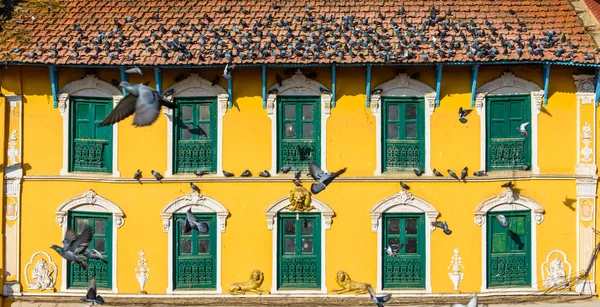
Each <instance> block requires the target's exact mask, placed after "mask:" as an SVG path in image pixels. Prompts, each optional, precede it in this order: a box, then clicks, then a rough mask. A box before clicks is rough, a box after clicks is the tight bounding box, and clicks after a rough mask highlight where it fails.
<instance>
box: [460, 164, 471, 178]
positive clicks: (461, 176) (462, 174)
mask: <svg viewBox="0 0 600 307" xmlns="http://www.w3.org/2000/svg"><path fill="white" fill-rule="evenodd" d="M468 172H469V168H468V167H466V166H465V168H463V169H462V171H461V172H460V180H463V181H464V180H465V178H467V174H468Z"/></svg>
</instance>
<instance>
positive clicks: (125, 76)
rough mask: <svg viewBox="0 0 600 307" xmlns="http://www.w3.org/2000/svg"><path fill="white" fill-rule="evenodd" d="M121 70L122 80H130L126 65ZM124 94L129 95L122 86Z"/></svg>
mask: <svg viewBox="0 0 600 307" xmlns="http://www.w3.org/2000/svg"><path fill="white" fill-rule="evenodd" d="M119 72H120V73H121V81H125V82H129V75H128V74H127V73H126V72H125V67H120V68H119ZM121 91H123V96H125V95H127V91H126V90H125V89H124V88H122V89H121Z"/></svg>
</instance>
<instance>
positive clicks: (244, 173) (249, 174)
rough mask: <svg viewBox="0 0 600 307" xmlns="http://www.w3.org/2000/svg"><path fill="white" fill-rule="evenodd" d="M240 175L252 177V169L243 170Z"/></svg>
mask: <svg viewBox="0 0 600 307" xmlns="http://www.w3.org/2000/svg"><path fill="white" fill-rule="evenodd" d="M240 177H252V173H251V172H250V170H245V171H243V172H242V174H241V175H240Z"/></svg>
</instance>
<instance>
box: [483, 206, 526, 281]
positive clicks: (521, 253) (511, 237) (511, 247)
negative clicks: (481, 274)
mask: <svg viewBox="0 0 600 307" xmlns="http://www.w3.org/2000/svg"><path fill="white" fill-rule="evenodd" d="M499 214H502V215H504V216H505V217H506V220H507V221H508V223H509V225H508V227H507V228H503V227H502V226H501V225H500V222H499V221H498V220H497V219H496V216H497V215H499ZM530 229H531V211H505V212H493V213H489V214H488V218H487V267H488V269H487V274H488V276H487V283H488V287H516V286H529V285H531V234H530Z"/></svg>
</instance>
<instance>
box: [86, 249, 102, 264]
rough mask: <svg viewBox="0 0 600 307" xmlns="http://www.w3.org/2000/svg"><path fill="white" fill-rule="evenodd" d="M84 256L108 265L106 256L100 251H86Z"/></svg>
mask: <svg viewBox="0 0 600 307" xmlns="http://www.w3.org/2000/svg"><path fill="white" fill-rule="evenodd" d="M83 255H84V256H86V257H87V258H88V259H97V260H101V261H102V262H104V263H108V259H106V257H105V256H102V254H101V253H100V252H99V251H97V250H96V249H93V248H88V249H86V250H85V252H83Z"/></svg>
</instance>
